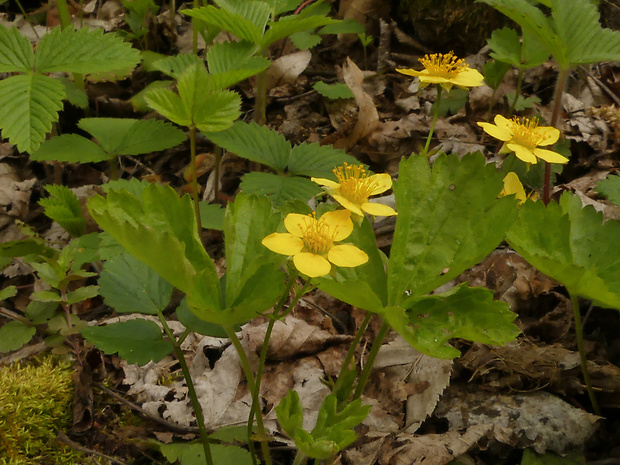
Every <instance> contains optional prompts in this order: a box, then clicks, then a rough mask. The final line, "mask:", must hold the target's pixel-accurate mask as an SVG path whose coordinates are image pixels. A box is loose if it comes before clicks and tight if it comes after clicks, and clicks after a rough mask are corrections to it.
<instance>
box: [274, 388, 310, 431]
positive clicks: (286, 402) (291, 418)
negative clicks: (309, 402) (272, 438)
mask: <svg viewBox="0 0 620 465" xmlns="http://www.w3.org/2000/svg"><path fill="white" fill-rule="evenodd" d="M276 415H277V417H278V423H280V427H281V428H282V431H284V432H285V433H286V434H288V435H289V437H291V438H295V433H296V431H297V430H299V429H302V428H303V421H304V412H303V408H302V406H301V402H300V400H299V394H297V392H296V391H293V390H292V389H290V390H289V391H288V393H287V394H286V396H284V397H283V398H282V400H280V403H279V404H278V406H277V407H276Z"/></svg>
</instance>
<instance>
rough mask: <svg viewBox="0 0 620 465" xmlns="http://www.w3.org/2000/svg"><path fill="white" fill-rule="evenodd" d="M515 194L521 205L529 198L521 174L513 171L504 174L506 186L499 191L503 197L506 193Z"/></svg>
mask: <svg viewBox="0 0 620 465" xmlns="http://www.w3.org/2000/svg"><path fill="white" fill-rule="evenodd" d="M513 194H514V196H515V197H516V198H517V200H518V201H519V205H521V204H522V203H523V202H525V201H526V200H527V195H525V189H524V188H523V184H521V181H520V180H519V176H517V173H514V172H512V171H511V172H510V173H508V174H507V175H506V176H504V188H503V189H502V191H501V192H500V193H499V196H500V197H503V196H505V195H513Z"/></svg>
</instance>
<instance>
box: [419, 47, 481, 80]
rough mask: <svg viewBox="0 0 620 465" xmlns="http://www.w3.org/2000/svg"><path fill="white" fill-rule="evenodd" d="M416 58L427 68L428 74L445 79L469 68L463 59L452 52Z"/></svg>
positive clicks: (451, 77)
mask: <svg viewBox="0 0 620 465" xmlns="http://www.w3.org/2000/svg"><path fill="white" fill-rule="evenodd" d="M418 60H419V62H420V63H422V64H423V65H424V67H425V68H426V69H427V71H428V74H429V75H432V76H438V77H442V78H445V79H453V78H455V77H457V76H458V75H459V74H460V73H461V72H463V71H465V70H466V69H467V68H469V66H467V63H465V60H463V59H459V58H457V57H455V56H454V54H453V53H452V52H449V53H446V54H443V53H433V54H432V55H424V58H419V59H418Z"/></svg>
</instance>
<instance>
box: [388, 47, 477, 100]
mask: <svg viewBox="0 0 620 465" xmlns="http://www.w3.org/2000/svg"><path fill="white" fill-rule="evenodd" d="M419 61H420V63H422V64H423V65H424V69H423V70H422V71H415V70H413V69H397V70H396V71H398V72H399V73H401V74H406V75H407V76H416V77H417V78H418V79H420V87H426V86H428V85H429V84H439V85H440V86H441V87H443V88H444V89H446V90H448V91H449V90H450V89H451V88H452V86H453V85H454V86H457V87H461V88H465V87H478V86H481V85H482V83H483V81H484V76H482V74H480V73H479V72H478V71H476V70H475V69H473V68H470V67H469V66H468V65H467V63H465V60H462V59H458V58H457V57H455V56H454V53H452V52H449V53H445V54H444V53H434V54H432V55H424V58H419Z"/></svg>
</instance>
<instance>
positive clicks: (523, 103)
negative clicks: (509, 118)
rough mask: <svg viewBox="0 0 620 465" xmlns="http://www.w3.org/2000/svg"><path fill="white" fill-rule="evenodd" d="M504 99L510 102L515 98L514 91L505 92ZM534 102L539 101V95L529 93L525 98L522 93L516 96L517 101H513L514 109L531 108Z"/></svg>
mask: <svg viewBox="0 0 620 465" xmlns="http://www.w3.org/2000/svg"><path fill="white" fill-rule="evenodd" d="M506 100H507V101H508V102H510V103H511V104H512V103H513V102H514V100H515V93H514V92H507V93H506ZM535 103H540V97H538V96H537V95H530V96H529V97H527V98H524V97H523V96H522V95H519V96H518V97H517V101H516V102H514V110H515V111H523V110H526V109H528V108H532V107H533V106H534V104H535Z"/></svg>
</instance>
